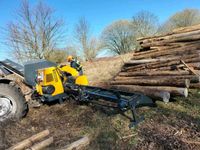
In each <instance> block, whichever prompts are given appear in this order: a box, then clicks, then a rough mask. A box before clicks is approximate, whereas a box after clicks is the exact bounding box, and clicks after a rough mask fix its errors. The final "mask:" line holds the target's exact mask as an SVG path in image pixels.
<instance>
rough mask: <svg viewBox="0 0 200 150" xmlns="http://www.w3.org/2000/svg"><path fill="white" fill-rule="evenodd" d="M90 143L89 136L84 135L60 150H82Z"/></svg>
mask: <svg viewBox="0 0 200 150" xmlns="http://www.w3.org/2000/svg"><path fill="white" fill-rule="evenodd" d="M89 144H90V138H89V136H84V137H83V138H81V139H79V140H77V141H75V142H73V143H71V144H69V145H67V146H65V148H62V149H60V150H74V149H76V150H81V149H83V148H84V147H86V146H87V145H89Z"/></svg>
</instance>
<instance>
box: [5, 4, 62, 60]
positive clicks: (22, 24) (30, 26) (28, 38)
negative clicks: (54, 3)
mask: <svg viewBox="0 0 200 150" xmlns="http://www.w3.org/2000/svg"><path fill="white" fill-rule="evenodd" d="M16 18H17V20H16V21H13V22H11V23H9V25H8V27H7V31H8V33H7V41H6V43H7V44H8V45H9V46H11V47H12V49H13V52H14V55H15V57H16V58H17V59H18V60H20V61H26V60H29V59H43V58H48V57H49V55H51V53H52V52H53V51H54V49H55V48H56V47H57V46H58V44H60V42H62V41H61V40H62V39H63V36H64V34H63V33H64V32H63V22H62V20H58V19H55V18H54V17H53V10H52V9H51V8H49V7H48V6H46V5H45V4H44V3H42V2H39V3H38V4H37V5H36V6H35V7H33V8H32V7H31V6H30V4H29V2H28V1H26V0H24V1H22V4H21V7H20V9H19V11H18V12H17V13H16Z"/></svg>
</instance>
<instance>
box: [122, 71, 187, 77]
mask: <svg viewBox="0 0 200 150" xmlns="http://www.w3.org/2000/svg"><path fill="white" fill-rule="evenodd" d="M189 74H190V73H189V72H188V71H138V72H121V73H119V74H118V75H119V76H125V77H130V76H162V75H164V76H173V75H175V76H177V75H189Z"/></svg>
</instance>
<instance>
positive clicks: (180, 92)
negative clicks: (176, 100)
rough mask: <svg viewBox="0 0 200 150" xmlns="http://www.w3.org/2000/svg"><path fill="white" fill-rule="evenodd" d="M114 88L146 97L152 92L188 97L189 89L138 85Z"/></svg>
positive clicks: (115, 86)
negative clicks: (142, 94)
mask: <svg viewBox="0 0 200 150" xmlns="http://www.w3.org/2000/svg"><path fill="white" fill-rule="evenodd" d="M112 87H113V88H116V89H121V90H126V91H129V92H130V91H135V92H141V93H144V94H146V95H148V93H150V92H152V91H165V92H169V93H170V95H172V96H184V97H187V96H188V89H187V88H178V87H169V86H156V87H152V86H137V85H113V86H112Z"/></svg>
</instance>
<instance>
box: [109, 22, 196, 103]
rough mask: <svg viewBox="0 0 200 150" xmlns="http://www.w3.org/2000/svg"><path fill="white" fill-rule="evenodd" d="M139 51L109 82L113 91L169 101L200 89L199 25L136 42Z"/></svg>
mask: <svg viewBox="0 0 200 150" xmlns="http://www.w3.org/2000/svg"><path fill="white" fill-rule="evenodd" d="M138 42H139V43H140V46H141V48H140V50H139V51H138V52H135V53H134V54H133V58H132V60H130V61H129V62H126V63H125V65H124V67H123V69H122V71H121V72H120V73H119V74H118V75H117V76H116V77H115V78H114V80H113V81H111V82H110V83H111V85H112V87H113V88H115V89H120V90H125V91H129V92H142V93H144V94H146V95H149V96H151V97H156V98H162V99H163V100H164V101H166V102H167V101H169V98H170V96H171V97H172V96H176V95H179V96H184V97H187V96H188V88H200V83H199V82H200V76H199V75H200V25H196V26H191V27H186V28H180V29H176V30H174V31H173V32H172V33H169V34H166V35H162V36H155V37H148V38H141V39H138Z"/></svg>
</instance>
